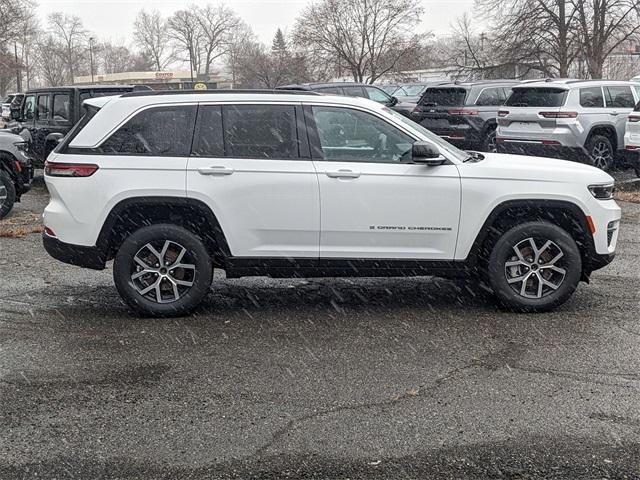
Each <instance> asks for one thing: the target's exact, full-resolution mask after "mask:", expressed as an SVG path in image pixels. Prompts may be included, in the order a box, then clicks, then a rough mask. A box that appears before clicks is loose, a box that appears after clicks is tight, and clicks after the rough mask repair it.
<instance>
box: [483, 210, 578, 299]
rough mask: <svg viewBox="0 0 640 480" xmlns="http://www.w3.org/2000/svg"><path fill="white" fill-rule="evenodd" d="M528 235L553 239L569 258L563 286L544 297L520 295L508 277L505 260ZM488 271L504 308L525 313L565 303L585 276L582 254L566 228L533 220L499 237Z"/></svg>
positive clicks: (495, 292) (493, 287)
mask: <svg viewBox="0 0 640 480" xmlns="http://www.w3.org/2000/svg"><path fill="white" fill-rule="evenodd" d="M529 237H540V238H545V239H547V240H551V241H553V242H554V243H556V244H557V245H558V247H560V249H561V250H562V252H563V253H564V256H565V259H566V260H567V266H566V267H565V268H566V270H567V274H566V276H565V279H564V281H563V283H562V285H561V286H560V288H559V289H558V290H557V291H555V292H553V293H551V294H550V295H548V296H546V297H543V298H541V299H528V298H524V297H522V296H520V295H519V294H518V293H516V292H515V291H514V290H513V289H512V288H511V286H510V285H509V284H508V282H507V279H506V276H505V262H506V261H507V260H508V259H509V258H511V257H512V256H513V247H514V246H516V245H517V244H518V243H520V242H522V241H523V240H526V239H527V238H529ZM488 272H489V281H490V283H491V287H492V289H493V291H494V294H495V295H496V296H497V298H498V300H499V302H500V303H501V304H502V305H503V306H504V307H507V308H510V309H513V310H516V311H522V312H542V311H548V310H552V309H554V308H556V307H558V306H560V305H562V304H563V303H565V302H566V301H567V300H568V299H569V298H570V297H571V296H572V295H573V293H574V292H575V290H576V288H577V287H578V284H579V282H580V278H581V277H582V257H581V255H580V250H579V249H578V246H577V245H576V242H575V240H573V238H571V236H570V235H569V234H568V233H567V232H566V231H565V230H563V229H562V228H560V227H557V226H555V225H552V224H550V223H546V222H532V223H527V224H523V225H520V226H517V227H515V228H512V229H511V230H509V231H508V232H506V233H505V234H503V235H502V237H500V239H499V240H498V241H497V242H496V245H495V246H494V248H493V251H492V252H491V256H490V259H489V269H488Z"/></svg>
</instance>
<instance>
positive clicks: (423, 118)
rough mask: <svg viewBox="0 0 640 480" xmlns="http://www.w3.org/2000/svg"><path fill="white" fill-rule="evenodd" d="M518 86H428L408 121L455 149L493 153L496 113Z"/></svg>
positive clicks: (488, 83)
mask: <svg viewBox="0 0 640 480" xmlns="http://www.w3.org/2000/svg"><path fill="white" fill-rule="evenodd" d="M517 84H518V82H517V81H515V80H485V81H478V82H466V83H450V84H446V85H439V86H435V87H429V88H427V89H426V90H425V92H424V93H423V94H422V97H421V98H420V101H419V102H418V104H417V106H416V107H415V108H414V110H413V111H412V112H411V114H410V118H411V119H412V120H414V121H416V122H418V123H419V124H420V125H422V126H423V127H426V128H428V129H429V130H431V131H432V132H433V133H435V134H436V135H439V136H440V137H442V138H444V139H445V140H447V141H449V142H451V143H453V144H455V145H456V146H458V147H461V148H465V149H469V150H479V151H483V152H495V150H496V147H495V132H496V126H497V122H496V117H497V116H498V110H500V108H501V106H502V105H503V104H504V102H505V100H506V99H507V97H508V96H509V95H510V94H511V88H512V87H513V86H514V85H517Z"/></svg>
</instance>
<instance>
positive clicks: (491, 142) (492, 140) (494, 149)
mask: <svg viewBox="0 0 640 480" xmlns="http://www.w3.org/2000/svg"><path fill="white" fill-rule="evenodd" d="M487 152H489V153H498V142H496V132H493V133H492V134H490V135H489V139H488V141H487Z"/></svg>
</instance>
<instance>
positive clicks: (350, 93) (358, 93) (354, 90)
mask: <svg viewBox="0 0 640 480" xmlns="http://www.w3.org/2000/svg"><path fill="white" fill-rule="evenodd" d="M342 90H343V91H344V94H345V95H346V96H347V97H364V98H366V97H367V95H366V94H365V93H364V90H363V89H362V87H342Z"/></svg>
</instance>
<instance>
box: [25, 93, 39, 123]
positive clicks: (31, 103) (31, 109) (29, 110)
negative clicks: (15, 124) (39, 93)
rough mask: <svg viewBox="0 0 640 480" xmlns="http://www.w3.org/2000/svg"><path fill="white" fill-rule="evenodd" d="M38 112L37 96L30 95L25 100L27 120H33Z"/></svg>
mask: <svg viewBox="0 0 640 480" xmlns="http://www.w3.org/2000/svg"><path fill="white" fill-rule="evenodd" d="M35 112H36V97H35V96H34V95H28V96H27V97H26V99H25V101H24V114H23V118H24V119H25V120H33V117H34V116H35Z"/></svg>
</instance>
